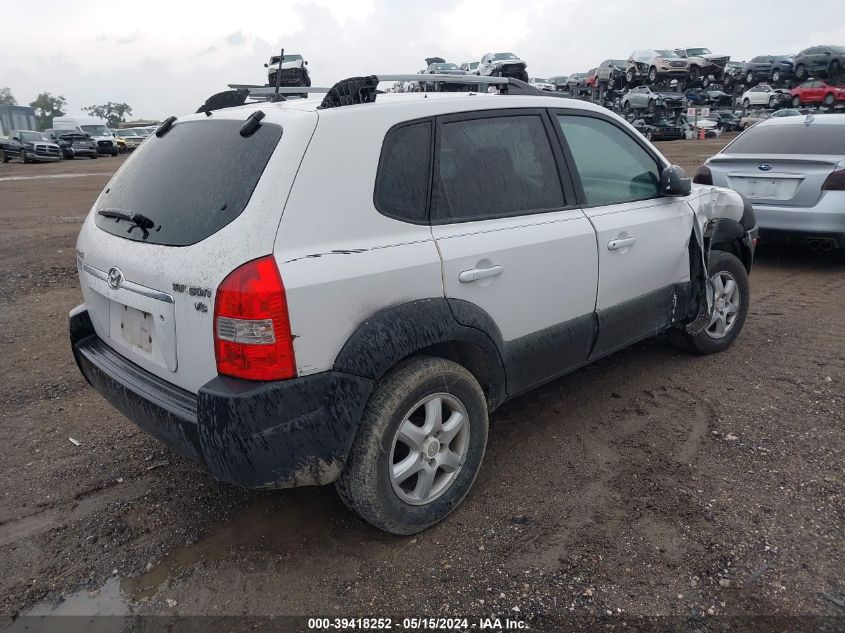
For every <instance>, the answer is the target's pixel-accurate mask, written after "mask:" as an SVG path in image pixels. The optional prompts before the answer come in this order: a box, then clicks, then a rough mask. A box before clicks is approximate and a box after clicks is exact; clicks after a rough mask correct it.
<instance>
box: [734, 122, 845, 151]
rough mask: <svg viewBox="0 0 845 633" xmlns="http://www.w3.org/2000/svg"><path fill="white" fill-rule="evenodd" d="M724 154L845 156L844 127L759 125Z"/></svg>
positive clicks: (737, 139) (739, 137)
mask: <svg viewBox="0 0 845 633" xmlns="http://www.w3.org/2000/svg"><path fill="white" fill-rule="evenodd" d="M724 151H725V153H726V154H834V155H839V156H842V155H845V125H829V124H828V125H825V124H819V125H812V124H810V125H803V124H800V125H762V126H756V125H755V126H754V127H752V128H750V129H749V130H748V131H747V132H743V133H742V134H741V135H740V136H738V137H737V138H736V140H735V141H734V142H733V143H731V144H730V145H728V146H727V147H726V148H725V150H724Z"/></svg>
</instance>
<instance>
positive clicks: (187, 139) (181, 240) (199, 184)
mask: <svg viewBox="0 0 845 633" xmlns="http://www.w3.org/2000/svg"><path fill="white" fill-rule="evenodd" d="M241 125H243V121H234V120H228V121H227V120H210V121H190V122H187V123H176V124H175V125H174V126H173V127H172V128H171V129H170V131H169V132H168V133H167V134H165V135H164V136H162V137H161V138H158V137H156V136H155V135H154V134H153V135H150V137H149V138H148V139H147V140H145V141H144V142H143V144H142V145H141V146H140V147H139V148H138V149H136V150H135V151H134V153H133V154H132V156H131V157H130V158H129V160H128V161H126V163H125V164H124V166H123V167H122V168H121V169H120V170H119V171H118V172H117V174H115V176H114V178H113V179H112V181H111V184H110V185H109V188H108V189H107V190H106V191H105V192H103V195H102V196H101V198H100V202H99V205H98V207H97V210H98V211H102V210H105V209H112V210H117V211H122V212H124V213H130V214H133V213H140V214H143V215H145V216H146V217H148V218H150V219H151V220H152V221H153V222H154V223H155V225H156V227H160V228H158V229H153V230H152V231H150V232H149V234H148V236H147V238H146V239H145V238H144V233H143V231H140V230H137V229H135V230H133V231H132V232H128V229H129V226H130V225H129V223H128V222H127V221H126V220H120V221H116V220H115V219H113V218H106V217H103V216H101V215H99V214H98V215H96V216H95V222H96V224H97V226H99V227H100V228H101V229H103V230H105V231H108V232H109V233H113V234H115V235H119V236H120V237H125V238H127V239H130V240H136V241H145V242H149V243H151V244H165V245H168V246H186V245H188V244H194V243H196V242H199V241H200V240H203V239H205V238H207V237H208V236H210V235H213V234H214V233H216V232H217V231H219V230H220V229H222V228H223V227H224V226H226V225H227V224H229V222H231V221H232V220H234V219H235V218H236V217H238V216H239V215H240V214H241V212H242V211H243V210H244V207H246V205H247V203H248V202H249V199H250V197H251V196H252V192H253V190H254V189H255V185H256V184H258V179H259V178H260V177H261V174H262V173H263V171H264V167H265V166H266V165H267V161H268V160H269V159H270V155H271V154H272V153H273V150H274V149H275V148H276V145H277V144H278V142H279V139H280V138H281V136H282V128H280V127H279V126H278V125H273V124H269V123H264V124H262V125H261V126H260V127H259V128H258V130H257V131H256V132H255V133H254V134H253V135H252V136H249V137H246V138H244V137H243V136H241V135H240V133H239V130H240V127H241ZM279 204H281V201H280V202H279ZM268 228H274V227H268Z"/></svg>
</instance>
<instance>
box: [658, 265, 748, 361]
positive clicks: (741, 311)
mask: <svg viewBox="0 0 845 633" xmlns="http://www.w3.org/2000/svg"><path fill="white" fill-rule="evenodd" d="M707 274H708V275H709V278H710V284H709V288H708V294H709V293H710V292H711V289H712V292H713V312H712V314H711V318H710V322H709V323H708V324H707V326H706V327H705V328H704V329H703V330H702V331H701V332H699V333H698V334H696V335H695V336H692V335H691V334H689V333H688V332H687V331H686V330H684V329H680V328H675V329H672V330H670V331H669V338H670V340H671V341H672V342H673V343H674V344H675V345H676V346H678V347H679V348H681V349H683V350H685V351H689V352H695V353H697V354H716V353H718V352H722V351H724V350H726V349H727V348H728V347H730V346H731V344H732V343H733V342H734V341H735V340H736V338H737V337H738V336H739V333H740V332H741V331H742V326H743V325H744V324H745V318H746V316H748V306H749V304H750V300H751V286H750V285H749V283H748V272H747V271H746V270H745V266H744V265H743V263H742V262H741V261H739V259H738V258H737V257H736V255H733V254H732V253H728V252H726V251H717V250H714V251H711V253H710V262H709V263H708V265H707Z"/></svg>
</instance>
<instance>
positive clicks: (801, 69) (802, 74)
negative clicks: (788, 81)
mask: <svg viewBox="0 0 845 633" xmlns="http://www.w3.org/2000/svg"><path fill="white" fill-rule="evenodd" d="M806 77H807V67H806V66H805V65H804V64H798V65H797V66H796V67H795V79H797V80H798V81H804V79H805V78H806Z"/></svg>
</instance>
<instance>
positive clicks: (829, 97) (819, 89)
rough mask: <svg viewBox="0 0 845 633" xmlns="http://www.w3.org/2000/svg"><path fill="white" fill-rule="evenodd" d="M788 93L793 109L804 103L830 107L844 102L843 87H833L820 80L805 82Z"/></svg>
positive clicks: (844, 92) (844, 89) (844, 91)
mask: <svg viewBox="0 0 845 633" xmlns="http://www.w3.org/2000/svg"><path fill="white" fill-rule="evenodd" d="M790 92H791V93H792V105H793V107H798V106H800V105H802V104H805V103H823V104H824V105H826V106H832V105H833V104H834V103H836V102H837V101H845V86H833V85H831V84H829V83H827V82H826V81H821V80H815V81H805V82H804V83H803V84H801V85H800V86H796V87H795V88H793V89H792V90H791V91H790Z"/></svg>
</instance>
